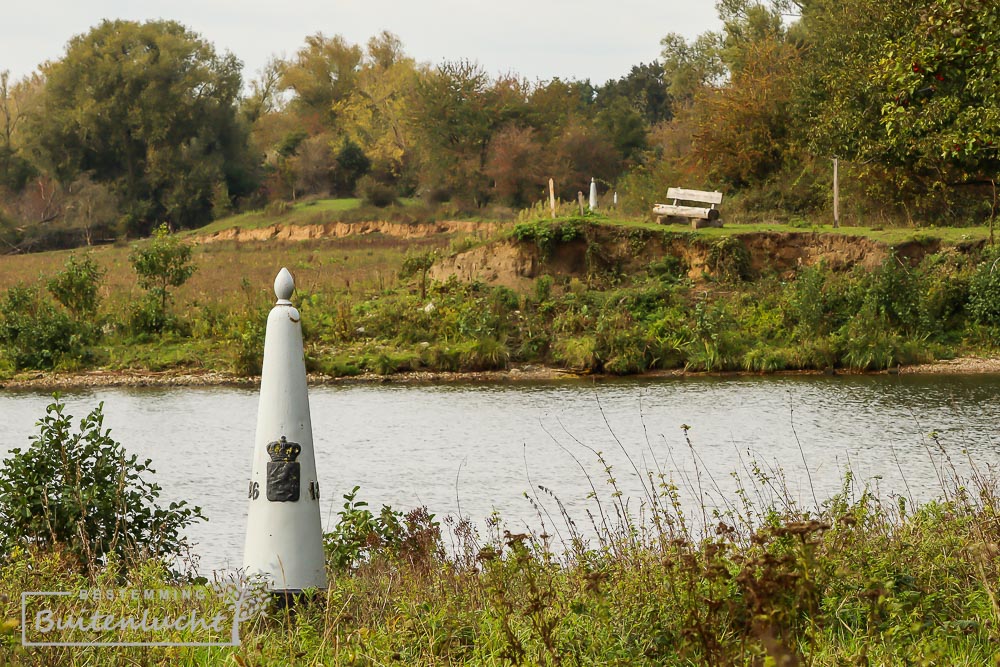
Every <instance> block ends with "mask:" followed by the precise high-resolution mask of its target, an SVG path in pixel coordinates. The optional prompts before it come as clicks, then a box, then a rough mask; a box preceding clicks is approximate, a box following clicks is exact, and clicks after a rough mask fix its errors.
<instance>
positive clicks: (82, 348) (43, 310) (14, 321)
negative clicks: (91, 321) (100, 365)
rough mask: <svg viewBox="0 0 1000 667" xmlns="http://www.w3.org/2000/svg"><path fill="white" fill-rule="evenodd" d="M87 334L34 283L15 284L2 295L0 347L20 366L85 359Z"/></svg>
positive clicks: (46, 366)
mask: <svg viewBox="0 0 1000 667" xmlns="http://www.w3.org/2000/svg"><path fill="white" fill-rule="evenodd" d="M87 338H88V336H87V335H86V334H85V331H84V329H83V328H82V327H81V325H80V323H78V322H75V321H74V320H73V319H71V318H70V316H69V315H68V314H67V313H66V311H64V310H62V309H60V308H57V307H56V306H55V304H53V303H52V302H51V301H50V300H48V299H46V298H44V297H42V296H41V295H40V294H39V293H38V290H37V289H35V288H33V287H26V286H24V285H15V286H14V287H11V288H10V289H8V290H7V293H6V294H5V295H4V297H3V299H0V348H3V350H4V352H5V354H6V356H7V357H8V358H9V359H10V360H11V362H13V364H14V367H15V369H17V370H21V369H39V370H51V369H52V368H54V367H55V366H56V365H58V364H60V363H62V362H64V361H67V360H84V359H86V358H87V356H88V353H89V352H88V350H87V348H86V345H85V343H86V339H87Z"/></svg>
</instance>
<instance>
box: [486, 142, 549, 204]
mask: <svg viewBox="0 0 1000 667" xmlns="http://www.w3.org/2000/svg"><path fill="white" fill-rule="evenodd" d="M486 175H487V176H489V177H490V178H491V179H493V187H494V188H495V189H496V193H497V195H498V196H500V197H501V198H503V199H504V200H505V201H507V202H508V203H510V204H511V205H512V206H525V205H526V204H530V203H532V202H534V201H537V200H538V199H541V198H542V194H543V189H544V184H545V182H546V180H547V176H546V165H545V163H544V162H543V154H542V146H541V144H540V143H539V142H538V140H537V138H536V136H535V131H534V130H533V129H531V128H524V127H518V126H516V125H508V126H507V127H505V128H503V129H501V130H500V131H499V132H497V133H496V134H495V135H494V136H493V139H492V141H491V142H490V150H489V157H488V158H487V161H486Z"/></svg>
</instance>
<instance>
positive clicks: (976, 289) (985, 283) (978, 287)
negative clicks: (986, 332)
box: [969, 254, 1000, 324]
mask: <svg viewBox="0 0 1000 667" xmlns="http://www.w3.org/2000/svg"><path fill="white" fill-rule="evenodd" d="M969 314H970V315H972V317H973V318H975V320H976V321H977V322H981V323H983V324H1000V254H998V255H996V256H994V257H988V258H987V259H986V260H985V261H984V262H983V263H981V264H980V265H979V266H978V267H977V268H976V272H975V274H974V275H973V276H972V281H971V283H970V284H969Z"/></svg>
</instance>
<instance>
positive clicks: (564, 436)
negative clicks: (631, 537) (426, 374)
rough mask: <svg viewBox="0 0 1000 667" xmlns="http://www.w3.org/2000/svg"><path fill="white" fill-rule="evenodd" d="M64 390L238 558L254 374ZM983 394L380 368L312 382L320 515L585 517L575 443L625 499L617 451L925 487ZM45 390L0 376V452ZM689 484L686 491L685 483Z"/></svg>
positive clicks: (872, 383)
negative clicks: (518, 379) (476, 377)
mask: <svg viewBox="0 0 1000 667" xmlns="http://www.w3.org/2000/svg"><path fill="white" fill-rule="evenodd" d="M63 398H64V400H65V402H66V403H67V405H68V412H69V413H70V414H72V415H75V417H76V418H77V419H79V418H80V417H82V416H83V415H84V414H86V412H87V411H89V410H90V409H91V408H92V407H94V406H96V405H97V403H98V402H100V401H104V403H105V414H106V419H105V425H106V427H109V428H111V430H112V436H113V437H114V438H116V439H117V440H119V441H120V442H122V443H123V444H124V445H125V446H126V447H127V448H128V449H129V450H130V451H132V452H135V453H137V454H139V455H140V457H149V458H151V459H153V467H154V468H155V469H156V471H157V474H156V476H155V479H156V481H157V482H158V483H159V484H161V485H162V486H163V489H164V491H163V496H162V498H163V499H164V500H167V501H169V500H173V499H178V498H184V499H187V500H188V501H190V502H192V503H194V504H197V505H200V506H201V507H202V508H203V511H204V513H205V515H206V516H207V517H209V522H207V523H202V524H199V525H197V526H195V527H193V528H192V529H191V530H190V532H189V534H190V536H191V538H192V540H193V541H194V542H196V543H197V546H196V549H195V550H196V552H197V553H198V554H199V555H200V556H201V557H202V569H203V570H205V571H207V570H208V569H212V568H220V567H235V566H238V565H239V564H240V561H241V557H242V549H243V534H244V530H245V522H246V502H247V500H246V488H247V479H248V478H249V474H250V461H251V451H252V448H253V437H254V429H255V423H256V413H257V394H256V391H255V390H245V389H235V388H200V387H198V388H169V389H133V388H108V389H94V390H87V391H80V392H74V393H68V392H67V393H64V395H63ZM998 399H1000V377H998V376H905V375H903V376H846V377H844V376H837V377H827V376H780V377H736V378H712V377H698V378H669V379H657V380H617V381H603V382H597V383H595V382H591V381H584V382H560V383H545V384H528V385H525V384H461V385H416V386H415V385H396V384H392V383H389V384H381V385H350V386H337V387H317V388H313V389H312V390H311V391H310V405H311V410H312V420H313V428H314V440H315V445H316V463H317V468H318V471H319V477H320V481H321V483H322V485H323V494H324V497H323V500H322V507H323V514H324V523H325V524H326V526H325V527H326V528H328V529H329V528H330V527H332V526H333V524H334V523H335V520H336V512H337V510H339V509H340V507H341V505H342V504H343V499H342V498H341V496H342V495H343V494H344V493H346V492H347V491H349V490H350V489H351V488H352V487H353V486H354V485H360V486H361V493H360V497H361V498H362V499H364V500H367V501H368V502H369V503H370V504H371V505H372V506H373V508H374V509H376V510H377V509H378V507H379V506H380V505H381V504H382V503H385V504H389V505H391V506H392V507H394V508H396V509H401V510H406V509H410V508H413V507H416V506H420V505H426V506H428V507H429V508H430V510H431V511H432V512H435V513H436V514H438V515H439V516H443V515H447V514H457V512H458V508H459V506H461V512H462V514H463V515H469V516H471V517H472V518H473V519H475V520H477V521H478V522H479V524H480V526H482V525H483V524H482V522H483V520H484V519H485V518H486V517H487V516H488V515H489V514H490V513H491V512H493V511H494V510H496V511H498V512H499V513H500V515H501V516H502V517H503V518H504V519H505V520H506V521H507V523H508V524H509V525H510V526H511V527H512V528H519V529H520V528H523V527H524V526H525V525H528V526H531V527H534V528H537V527H538V526H539V520H538V518H537V516H536V514H535V511H534V510H533V509H532V506H531V504H530V503H529V502H528V500H527V499H526V498H525V497H524V493H525V492H526V491H529V492H531V493H532V494H533V495H535V494H537V495H538V498H539V500H541V501H542V502H543V503H544V504H546V505H547V507H549V509H550V511H552V512H555V506H554V504H553V503H552V501H551V499H549V496H547V495H546V493H545V492H543V491H539V490H538V486H539V485H541V486H544V487H545V488H546V489H550V490H551V491H552V492H553V493H554V494H556V495H557V496H558V497H559V498H560V500H561V501H562V502H563V503H564V504H565V506H566V507H567V510H568V511H569V513H570V514H571V516H573V517H574V519H576V521H577V523H578V524H581V525H582V526H585V525H587V524H588V520H587V518H586V509H587V508H588V507H589V508H593V507H594V506H593V501H592V500H588V499H587V495H588V493H590V491H591V487H590V484H591V483H593V484H594V485H595V487H596V488H597V489H598V491H599V492H600V493H601V494H602V495H604V496H605V497H606V495H607V494H608V493H609V492H610V487H609V485H608V484H607V483H606V481H605V475H604V474H603V472H602V466H601V465H600V464H599V463H598V461H597V460H596V458H595V456H594V455H593V454H592V453H591V451H590V450H589V449H588V447H589V448H592V449H594V450H598V451H601V452H603V453H604V456H605V457H606V458H607V460H608V462H609V463H610V464H611V465H612V466H613V469H614V470H613V475H614V477H615V478H616V480H617V482H618V484H619V485H620V486H621V488H622V490H623V491H624V492H625V495H626V496H627V497H630V498H631V506H632V507H635V508H637V507H638V505H639V502H640V500H641V498H642V495H643V492H642V487H641V484H640V481H639V480H640V478H639V476H638V475H637V474H636V472H635V471H634V469H633V464H634V466H635V468H638V469H639V471H640V472H642V471H645V470H653V471H662V472H663V473H664V474H666V475H668V476H670V477H672V478H674V479H675V480H676V481H677V482H678V483H679V484H680V485H681V486H682V487H684V488H685V489H695V488H697V486H698V481H697V480H698V478H697V473H699V472H700V473H701V487H702V490H703V491H704V492H705V493H710V494H711V495H712V498H711V499H710V502H712V503H715V504H722V503H725V502H726V501H727V500H729V501H731V500H732V499H733V495H732V491H733V489H734V488H735V482H734V481H733V479H732V478H731V477H730V474H729V473H731V472H733V471H738V472H741V473H743V474H744V475H745V474H746V470H748V469H749V468H750V466H751V461H753V460H756V461H758V462H760V463H761V464H762V465H764V466H765V467H771V468H777V467H780V468H781V469H783V470H784V472H785V476H786V479H787V483H788V486H789V488H790V490H791V492H792V493H793V495H795V496H797V497H799V498H800V499H802V500H803V501H806V502H808V503H810V504H811V503H812V498H813V495H814V493H815V496H816V497H817V498H819V499H820V500H823V499H824V498H827V497H829V496H830V495H831V494H832V493H835V492H836V491H837V490H838V489H839V488H840V485H841V482H842V480H843V476H844V473H845V471H847V470H848V469H850V470H851V471H852V472H853V473H854V475H855V476H856V478H858V479H867V480H873V484H877V486H878V487H879V489H880V490H881V491H882V492H883V494H892V493H898V494H901V495H908V496H911V497H913V498H914V499H915V500H926V499H930V498H933V497H936V496H938V495H939V494H940V491H941V484H940V482H939V477H938V475H939V470H938V468H937V467H936V466H935V464H934V463H933V461H932V456H931V454H930V452H932V451H934V450H935V447H936V446H935V444H934V443H933V442H932V441H931V440H930V439H929V438H928V437H927V434H928V433H930V432H931V431H936V432H937V433H938V434H939V436H938V437H939V440H940V442H941V443H942V444H943V445H944V447H945V450H946V451H947V453H948V454H949V455H950V456H951V458H952V461H953V463H954V465H955V467H956V468H957V469H958V470H959V472H962V473H967V472H968V471H969V466H970V464H969V461H968V458H971V460H972V461H974V462H975V464H976V465H977V466H979V467H981V468H982V469H984V470H986V469H988V468H992V467H993V466H996V465H997V464H998V463H1000V447H998V444H1000V442H998V440H1000V438H998V424H1000V400H998ZM50 402H51V397H50V396H47V395H46V394H44V393H37V392H10V391H8V392H0V456H3V455H5V454H6V452H7V451H8V450H9V449H10V448H12V447H17V446H20V447H23V446H26V445H27V444H28V437H29V436H30V435H31V434H32V433H34V432H35V430H36V429H35V426H34V424H35V422H36V421H37V420H38V418H39V417H41V416H42V415H43V414H44V411H45V406H46V405H47V404H49V403H50ZM685 424H686V425H688V426H689V437H690V439H691V445H692V447H693V451H692V448H689V446H688V444H687V443H686V441H685V439H684V432H683V430H682V428H681V427H682V425H685ZM800 445H801V447H800ZM206 452H208V455H207V457H206V454H205V453H206ZM964 452H967V455H966V454H965V453H964ZM577 461H579V464H578V463H577ZM696 464H697V465H696ZM580 465H582V466H583V467H584V468H585V469H586V471H587V474H585V473H584V471H582V470H581V468H580ZM807 469H808V474H806V470H807ZM588 474H589V478H588ZM529 480H530V481H529ZM688 498H689V500H690V502H691V503H694V501H695V498H696V493H695V494H691V493H689V494H688ZM556 527H559V526H556ZM550 532H551V531H550Z"/></svg>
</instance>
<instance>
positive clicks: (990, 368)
mask: <svg viewBox="0 0 1000 667" xmlns="http://www.w3.org/2000/svg"><path fill="white" fill-rule="evenodd" d="M824 374H826V375H862V374H868V375H887V374H888V375H896V374H898V375H989V374H997V375H1000V358H981V357H961V358H958V359H949V360H944V361H935V362H933V363H929V364H915V365H910V366H900V367H899V368H892V369H889V370H888V371H873V372H870V373H860V372H858V371H851V370H845V369H836V370H828V371H826V372H824V371H814V370H799V371H779V372H777V373H770V374H765V373H750V372H741V371H727V372H721V373H704V372H692V371H685V370H682V369H672V370H656V371H649V372H646V373H642V374H639V375H630V376H615V375H606V374H596V373H577V372H573V371H571V370H566V369H562V368H551V367H546V366H538V365H534V364H518V365H512V366H511V367H510V368H508V369H507V370H498V371H467V372H437V371H414V372H408V373H395V374H392V375H376V374H374V373H364V374H361V375H354V376H343V377H333V376H330V375H320V374H310V375H309V384H310V385H311V386H326V385H340V384H387V383H395V384H434V383H442V384H444V383H458V382H514V383H521V382H552V381H560V380H562V381H566V380H574V381H580V380H588V379H589V380H608V379H623V378H658V377H660V378H666V377H699V376H706V375H708V376H717V377H729V376H733V377H738V376H747V375H824ZM259 385H260V377H247V376H239V375H234V374H231V373H224V372H219V371H203V370H195V369H176V370H167V371H142V370H93V371H82V372H75V373H54V372H32V373H22V374H20V375H17V376H15V377H13V378H11V379H9V380H4V381H0V390H2V389H30V390H38V389H46V390H49V389H52V390H59V389H70V390H72V389H87V388H91V387H246V388H252V387H257V386H259Z"/></svg>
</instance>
